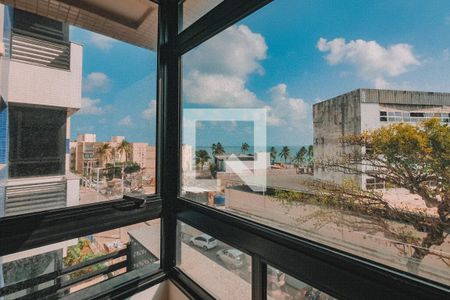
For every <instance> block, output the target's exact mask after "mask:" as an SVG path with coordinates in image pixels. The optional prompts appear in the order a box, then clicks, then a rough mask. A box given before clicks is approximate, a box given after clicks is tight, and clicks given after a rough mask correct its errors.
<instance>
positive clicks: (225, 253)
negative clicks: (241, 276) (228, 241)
mask: <svg viewBox="0 0 450 300" xmlns="http://www.w3.org/2000/svg"><path fill="white" fill-rule="evenodd" d="M216 256H217V258H218V259H220V260H221V261H223V262H224V263H225V265H226V266H227V267H230V268H233V269H237V268H241V267H242V266H243V265H244V264H245V254H244V253H242V252H241V251H239V250H237V249H233V248H229V249H223V250H219V251H217V252H216Z"/></svg>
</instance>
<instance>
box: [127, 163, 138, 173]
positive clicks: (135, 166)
mask: <svg viewBox="0 0 450 300" xmlns="http://www.w3.org/2000/svg"><path fill="white" fill-rule="evenodd" d="M140 170H141V166H140V165H139V164H138V163H135V162H133V163H130V164H128V165H127V166H126V167H125V168H124V169H123V171H124V172H125V174H131V173H136V172H139V171H140Z"/></svg>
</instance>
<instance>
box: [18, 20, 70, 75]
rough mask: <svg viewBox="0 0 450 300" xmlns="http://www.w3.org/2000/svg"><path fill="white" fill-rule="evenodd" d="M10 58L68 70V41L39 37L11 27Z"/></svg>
mask: <svg viewBox="0 0 450 300" xmlns="http://www.w3.org/2000/svg"><path fill="white" fill-rule="evenodd" d="M11 58H12V59H14V60H16V61H22V62H26V63H32V64H36V65H40V66H46V67H53V68H58V69H64V70H70V43H68V42H64V41H57V40H52V39H50V38H41V37H39V36H38V35H34V36H33V34H32V33H28V32H25V31H23V30H20V29H13V30H12V33H11Z"/></svg>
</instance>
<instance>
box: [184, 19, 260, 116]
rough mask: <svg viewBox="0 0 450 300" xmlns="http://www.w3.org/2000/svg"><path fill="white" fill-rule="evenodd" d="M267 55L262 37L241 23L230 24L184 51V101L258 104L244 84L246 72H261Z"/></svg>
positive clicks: (250, 105)
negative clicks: (185, 52)
mask: <svg viewBox="0 0 450 300" xmlns="http://www.w3.org/2000/svg"><path fill="white" fill-rule="evenodd" d="M266 57H267V45H266V42H265V40H264V37H263V36H262V35H261V34H259V33H254V32H252V31H251V30H250V28H248V27H247V26H245V25H239V26H236V25H235V26H231V27H230V28H228V29H226V30H225V31H224V32H222V33H221V34H219V35H217V36H215V37H213V38H212V39H211V40H209V41H208V42H207V43H205V44H204V45H203V46H201V47H199V48H197V49H195V50H193V51H192V52H191V53H190V54H188V55H187V57H186V59H185V62H186V70H187V72H188V75H187V76H186V77H185V79H184V82H183V90H184V96H185V99H186V101H187V102H191V103H197V104H205V105H211V106H214V107H234V108H251V107H257V106H260V104H261V101H259V100H258V99H257V97H256V95H255V94H254V93H253V92H251V91H250V90H248V89H247V88H246V80H247V76H248V75H250V74H254V73H258V74H261V73H262V72H263V68H262V66H261V64H260V61H262V60H264V59H265V58H266Z"/></svg>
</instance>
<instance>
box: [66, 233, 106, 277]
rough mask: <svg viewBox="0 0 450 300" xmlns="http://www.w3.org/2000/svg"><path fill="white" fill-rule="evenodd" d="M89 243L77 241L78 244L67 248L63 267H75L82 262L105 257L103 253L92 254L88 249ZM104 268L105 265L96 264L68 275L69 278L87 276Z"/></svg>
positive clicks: (83, 240) (84, 240)
mask: <svg viewBox="0 0 450 300" xmlns="http://www.w3.org/2000/svg"><path fill="white" fill-rule="evenodd" d="M89 245H90V242H89V240H87V239H79V240H78V243H77V244H76V245H74V246H69V247H68V248H67V255H66V257H64V265H65V266H66V267H70V266H75V265H77V264H80V263H82V262H85V261H88V260H91V259H94V258H97V257H101V256H103V255H105V254H104V253H96V254H94V253H93V252H92V250H91V249H90V246H89ZM104 268H106V266H105V264H103V263H98V264H95V265H92V266H89V267H86V268H83V269H81V270H79V271H76V272H73V273H71V274H70V277H71V278H77V277H79V276H82V275H83V274H88V273H91V272H95V271H97V270H100V269H104Z"/></svg>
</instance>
